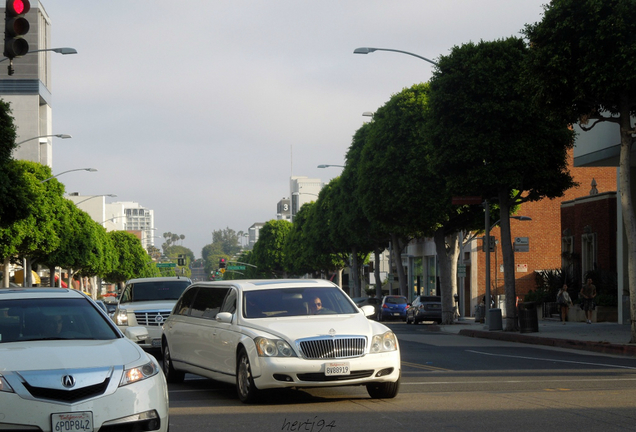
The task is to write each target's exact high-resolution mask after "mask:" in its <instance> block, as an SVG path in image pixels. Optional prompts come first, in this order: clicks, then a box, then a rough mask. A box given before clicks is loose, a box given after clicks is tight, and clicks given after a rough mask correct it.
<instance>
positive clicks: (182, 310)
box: [172, 288, 197, 315]
mask: <svg viewBox="0 0 636 432" xmlns="http://www.w3.org/2000/svg"><path fill="white" fill-rule="evenodd" d="M196 293H197V289H196V288H192V289H189V290H187V291H186V292H184V293H183V295H182V296H181V298H180V299H179V301H178V302H177V304H176V305H175V306H174V310H173V311H172V313H174V314H176V315H187V314H188V311H189V310H190V305H191V304H192V300H194V296H195V295H196Z"/></svg>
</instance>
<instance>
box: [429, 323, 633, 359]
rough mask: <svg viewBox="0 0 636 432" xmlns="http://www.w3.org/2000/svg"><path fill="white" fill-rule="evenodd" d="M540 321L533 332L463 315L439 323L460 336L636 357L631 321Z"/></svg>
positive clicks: (444, 330) (442, 328) (441, 327)
mask: <svg viewBox="0 0 636 432" xmlns="http://www.w3.org/2000/svg"><path fill="white" fill-rule="evenodd" d="M538 323H539V331H538V332H531V333H520V332H519V331H516V332H508V331H502V330H492V331H491V330H489V329H488V326H487V325H486V324H483V323H479V322H477V323H476V322H475V319H474V318H462V319H461V320H459V321H457V322H456V323H455V324H452V325H440V326H439V327H440V330H441V331H443V332H447V333H455V334H459V335H461V336H470V337H478V338H486V339H495V340H502V341H509V342H521V343H528V344H535V345H547V346H553V347H559V348H570V349H580V350H586V351H594V352H601V353H605V354H617V355H625V356H630V357H636V344H630V343H629V341H630V339H631V326H630V325H629V324H617V323H610V322H600V323H593V324H586V323H584V322H568V323H567V324H565V325H563V323H561V321H559V320H558V319H555V318H552V319H550V318H548V319H542V320H539V321H538ZM504 326H505V320H504Z"/></svg>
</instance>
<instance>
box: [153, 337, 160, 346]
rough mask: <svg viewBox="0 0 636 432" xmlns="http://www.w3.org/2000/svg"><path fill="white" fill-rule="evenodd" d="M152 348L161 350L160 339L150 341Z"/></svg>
mask: <svg viewBox="0 0 636 432" xmlns="http://www.w3.org/2000/svg"><path fill="white" fill-rule="evenodd" d="M152 347H153V348H161V339H153V340H152Z"/></svg>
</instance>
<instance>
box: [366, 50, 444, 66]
mask: <svg viewBox="0 0 636 432" xmlns="http://www.w3.org/2000/svg"><path fill="white" fill-rule="evenodd" d="M374 51H393V52H398V53H402V54H407V55H410V56H413V57H417V58H419V59H422V60H425V61H427V62H429V63H431V64H434V65H435V66H437V63H435V62H434V61H433V60H429V59H427V58H426V57H422V56H420V55H417V54H413V53H411V52H408V51H400V50H396V49H389V48H369V47H364V48H356V49H355V50H353V53H354V54H369V53H372V52H374Z"/></svg>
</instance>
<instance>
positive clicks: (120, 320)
mask: <svg viewBox="0 0 636 432" xmlns="http://www.w3.org/2000/svg"><path fill="white" fill-rule="evenodd" d="M115 323H116V324H117V325H119V326H127V325H128V311H127V310H126V309H119V310H118V311H117V315H116V316H115Z"/></svg>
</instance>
